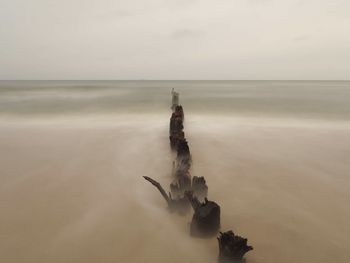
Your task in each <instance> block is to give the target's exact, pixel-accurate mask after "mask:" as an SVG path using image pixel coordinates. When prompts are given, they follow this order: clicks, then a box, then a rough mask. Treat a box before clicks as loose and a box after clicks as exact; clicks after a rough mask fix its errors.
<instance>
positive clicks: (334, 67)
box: [0, 0, 350, 79]
mask: <svg viewBox="0 0 350 263" xmlns="http://www.w3.org/2000/svg"><path fill="white" fill-rule="evenodd" d="M0 4H1V5H0V37H1V38H0V79H350V0H124V1H120V0H0Z"/></svg>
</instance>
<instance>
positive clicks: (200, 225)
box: [186, 192, 220, 237]
mask: <svg viewBox="0 0 350 263" xmlns="http://www.w3.org/2000/svg"><path fill="white" fill-rule="evenodd" d="M186 196H187V198H188V199H189V201H190V203H191V205H192V208H193V210H194V214H193V217H192V221H191V225H190V233H191V235H192V236H195V237H210V236H213V235H216V234H217V233H218V231H219V229H220V206H219V205H218V204H217V203H215V202H213V201H208V199H207V198H205V201H204V202H203V203H201V202H200V201H199V200H198V198H197V197H195V196H193V193H192V192H186Z"/></svg>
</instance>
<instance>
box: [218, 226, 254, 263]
mask: <svg viewBox="0 0 350 263" xmlns="http://www.w3.org/2000/svg"><path fill="white" fill-rule="evenodd" d="M247 241H248V240H247V239H246V238H243V237H240V236H237V235H235V234H234V233H233V232H232V231H231V230H230V231H227V232H224V233H222V232H220V235H219V237H218V243H219V250H220V251H219V263H240V262H245V259H244V258H243V257H244V255H245V253H247V252H248V251H250V250H253V247H252V246H248V245H247Z"/></svg>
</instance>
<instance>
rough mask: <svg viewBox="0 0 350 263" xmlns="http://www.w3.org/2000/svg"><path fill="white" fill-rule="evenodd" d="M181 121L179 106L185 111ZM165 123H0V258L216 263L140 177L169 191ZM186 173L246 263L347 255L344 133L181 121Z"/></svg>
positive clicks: (208, 247)
mask: <svg viewBox="0 0 350 263" xmlns="http://www.w3.org/2000/svg"><path fill="white" fill-rule="evenodd" d="M185 113H186V108H185ZM168 121H169V116H168V115H165V114H164V115H151V114H150V115H145V116H137V115H125V116H119V117H113V118H111V119H108V118H105V119H103V120H101V119H89V120H84V119H76V120H75V119H62V120H55V119H47V120H38V121H36V122H34V121H22V120H11V121H9V120H3V121H1V122H0V156H1V158H0V169H1V173H0V200H1V202H0V208H1V217H0V261H1V262H11V263H20V262H21V263H22V262H26V263H31V262H33V263H34V262H35V263H41V262H43V263H44V262H45V263H46V262H50V263H51V262H60V263H61V262H62V263H63V262H65V263H66V262H72V263H73V262H74V263H77V262H84V263H89V262H91V263H95V262H104V263H109V262H130V263H131V262H169V263H175V262H176V263H177V262H201V263H209V262H210V263H212V262H216V258H217V253H218V248H217V243H216V240H215V238H213V239H208V240H201V239H193V238H191V237H189V235H188V222H189V221H190V219H191V215H190V214H188V215H187V216H184V217H182V216H178V215H176V214H170V213H169V212H168V211H167V210H166V204H165V202H164V201H163V199H162V198H161V196H160V194H159V193H158V192H157V191H156V190H155V189H154V188H153V187H152V186H150V185H149V184H148V183H147V182H145V181H144V180H143V179H142V176H144V175H146V176H151V177H154V178H156V179H158V180H159V181H160V182H161V183H163V185H164V186H166V187H168V184H169V183H170V180H171V163H172V159H173V156H172V153H171V152H170V149H169V148H170V147H169V144H168V137H167V135H168ZM185 125H186V127H185V131H186V137H187V138H188V140H189V143H190V149H191V151H192V155H193V169H192V175H197V176H205V178H206V180H207V183H208V185H209V199H213V200H215V201H217V202H218V203H219V204H220V205H221V208H222V230H228V229H233V230H234V232H235V233H237V234H240V235H243V236H245V237H247V238H248V239H249V243H250V244H251V245H253V246H254V250H253V251H252V252H249V253H248V255H247V259H248V262H251V263H254V262H259V263H260V262H261V263H282V262H283V263H289V262H290V263H292V262H298V263H300V262H307V263H313V262H315V263H316V262H317V263H320V262H337V263H347V262H348V261H349V258H350V252H349V250H348V245H349V244H350V223H349V222H350V208H349V205H348V202H349V200H350V191H349V188H350V178H349V170H350V163H349V156H350V135H349V134H350V126H349V124H347V123H346V122H337V123H330V122H315V121H311V120H310V121H308V120H303V121H289V120H283V121H280V120H278V119H274V120H268V119H260V120H259V121H257V120H254V119H248V118H245V119H244V118H242V119H237V118H233V117H232V118H230V117H226V118H219V117H215V116H214V117H213V116H206V115H187V116H186V123H185Z"/></svg>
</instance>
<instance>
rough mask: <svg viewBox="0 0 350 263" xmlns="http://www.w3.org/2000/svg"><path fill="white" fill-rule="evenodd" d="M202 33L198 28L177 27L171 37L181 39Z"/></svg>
mask: <svg viewBox="0 0 350 263" xmlns="http://www.w3.org/2000/svg"><path fill="white" fill-rule="evenodd" d="M201 35H203V32H202V31H200V30H193V29H178V30H175V31H174V32H173V33H172V34H171V37H172V38H174V39H182V38H196V37H200V36H201Z"/></svg>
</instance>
